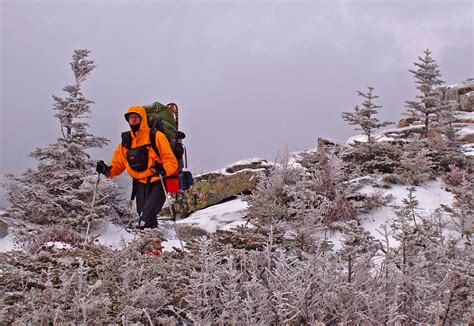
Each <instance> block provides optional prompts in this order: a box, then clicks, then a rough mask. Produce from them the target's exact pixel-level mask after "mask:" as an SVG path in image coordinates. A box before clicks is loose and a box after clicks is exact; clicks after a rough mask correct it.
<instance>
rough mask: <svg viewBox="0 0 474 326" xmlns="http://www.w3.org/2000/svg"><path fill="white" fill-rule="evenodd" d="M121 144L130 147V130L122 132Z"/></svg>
mask: <svg viewBox="0 0 474 326" xmlns="http://www.w3.org/2000/svg"><path fill="white" fill-rule="evenodd" d="M121 136H122V146H123V147H125V148H127V149H130V148H131V147H132V133H131V132H130V131H124V132H122V135H121Z"/></svg>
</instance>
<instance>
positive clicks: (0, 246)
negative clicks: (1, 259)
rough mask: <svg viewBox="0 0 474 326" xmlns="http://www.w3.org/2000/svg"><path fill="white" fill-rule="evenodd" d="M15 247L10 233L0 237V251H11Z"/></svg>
mask: <svg viewBox="0 0 474 326" xmlns="http://www.w3.org/2000/svg"><path fill="white" fill-rule="evenodd" d="M13 249H15V240H14V239H13V237H12V236H11V235H10V234H7V235H6V236H5V237H3V238H0V252H7V251H12V250H13Z"/></svg>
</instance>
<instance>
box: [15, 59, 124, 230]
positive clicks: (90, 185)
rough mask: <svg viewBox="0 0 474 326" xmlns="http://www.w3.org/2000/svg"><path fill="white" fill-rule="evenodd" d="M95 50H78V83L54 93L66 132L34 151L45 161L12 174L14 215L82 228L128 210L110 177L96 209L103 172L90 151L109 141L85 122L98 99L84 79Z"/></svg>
mask: <svg viewBox="0 0 474 326" xmlns="http://www.w3.org/2000/svg"><path fill="white" fill-rule="evenodd" d="M89 53H90V51H89V50H75V51H74V54H73V56H72V62H71V69H72V71H73V75H74V80H73V83H72V84H70V85H67V86H66V87H64V88H63V90H64V91H65V92H66V96H65V97H59V96H53V100H54V105H53V110H54V111H56V113H55V117H56V118H58V120H59V127H60V128H59V131H60V133H61V134H60V137H59V138H58V139H57V141H56V142H55V143H53V144H50V145H48V146H46V147H44V148H37V149H36V150H34V151H33V152H32V153H31V154H30V156H31V157H33V158H35V159H37V160H38V161H39V164H38V166H37V168H36V169H28V170H27V171H25V172H24V173H23V174H21V175H20V176H13V175H10V178H11V179H12V180H13V181H14V182H13V184H12V185H11V187H10V190H9V193H8V199H9V201H10V202H11V204H12V206H11V208H10V209H9V211H8V214H9V215H10V216H11V217H13V218H19V219H24V220H28V221H30V222H33V223H36V224H52V223H61V224H69V225H70V226H75V227H79V226H83V225H85V224H87V222H89V221H90V220H93V219H98V218H99V216H109V217H112V218H114V217H119V216H120V215H124V214H126V210H125V209H123V208H122V207H120V205H119V198H118V196H119V192H118V188H117V186H116V185H115V184H113V183H112V182H109V181H103V182H102V183H101V185H100V186H101V187H100V190H99V192H100V193H102V194H106V195H98V198H97V200H96V201H95V207H94V209H92V207H91V203H92V198H93V194H94V192H96V189H95V185H96V182H97V180H96V179H97V176H96V175H94V173H93V169H92V167H93V166H94V162H93V161H92V160H91V157H90V155H89V154H88V153H87V150H88V149H91V148H101V147H103V146H104V145H106V144H107V143H108V140H107V139H105V138H103V137H97V136H94V135H92V134H91V133H89V131H88V127H89V125H88V124H87V123H86V122H84V119H86V118H88V114H90V113H91V109H90V107H91V105H92V104H93V103H94V102H93V101H91V100H89V99H87V98H86V97H85V96H84V95H83V93H82V84H83V83H84V81H85V80H86V79H87V77H88V76H89V75H90V73H91V72H92V70H93V69H94V68H95V67H96V66H95V65H94V61H93V60H90V59H89Z"/></svg>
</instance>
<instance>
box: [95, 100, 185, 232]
mask: <svg viewBox="0 0 474 326" xmlns="http://www.w3.org/2000/svg"><path fill="white" fill-rule="evenodd" d="M124 116H125V120H127V122H128V123H129V125H130V132H128V133H123V134H122V142H121V143H120V144H119V145H118V146H117V148H116V149H115V152H114V155H113V157H112V160H111V165H110V166H107V165H106V164H105V163H104V161H99V162H97V167H96V171H97V172H99V173H102V174H104V175H106V176H107V177H109V178H112V177H115V176H118V175H120V174H121V173H122V172H123V171H124V170H125V169H126V170H127V172H128V174H129V175H130V176H131V177H132V178H133V181H134V182H133V190H132V200H133V199H134V198H136V203H137V212H138V215H139V224H138V227H139V228H141V229H143V228H155V227H156V226H157V225H158V221H157V218H156V217H157V215H158V213H159V212H160V210H161V208H162V207H163V204H164V203H165V201H166V195H165V192H164V190H163V187H162V184H161V181H160V176H163V177H165V176H169V175H172V174H174V173H176V171H177V169H178V162H177V160H176V157H175V156H174V154H173V151H172V150H171V147H170V144H169V142H168V139H167V138H166V136H165V134H163V133H162V132H160V131H156V137H155V144H156V149H157V150H158V153H156V151H155V150H154V149H153V148H152V146H151V142H150V128H149V127H148V122H147V116H146V111H145V109H144V108H143V107H141V106H132V107H130V108H129V109H128V111H127V113H125V115H124Z"/></svg>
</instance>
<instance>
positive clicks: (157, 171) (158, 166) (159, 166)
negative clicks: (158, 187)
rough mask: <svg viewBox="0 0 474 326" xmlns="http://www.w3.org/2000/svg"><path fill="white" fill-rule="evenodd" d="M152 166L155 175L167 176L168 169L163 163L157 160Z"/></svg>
mask: <svg viewBox="0 0 474 326" xmlns="http://www.w3.org/2000/svg"><path fill="white" fill-rule="evenodd" d="M152 168H153V169H154V170H155V175H157V176H164V177H166V170H165V168H164V167H163V164H161V163H158V162H155V164H153V167H152Z"/></svg>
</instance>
